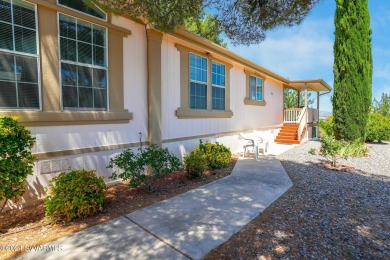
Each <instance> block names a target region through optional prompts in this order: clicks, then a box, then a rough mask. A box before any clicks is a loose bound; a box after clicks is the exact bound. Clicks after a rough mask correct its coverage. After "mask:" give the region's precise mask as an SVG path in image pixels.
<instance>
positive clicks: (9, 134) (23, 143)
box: [0, 117, 35, 212]
mask: <svg viewBox="0 0 390 260" xmlns="http://www.w3.org/2000/svg"><path fill="white" fill-rule="evenodd" d="M34 143H35V138H33V137H32V136H31V133H30V131H29V130H27V129H26V128H24V127H23V126H21V125H19V123H18V122H17V120H16V118H10V117H2V118H0V200H4V203H3V205H2V207H1V210H0V212H2V211H3V209H4V207H5V205H6V203H7V201H8V200H13V199H15V198H18V197H19V196H22V195H23V193H24V192H25V190H26V187H25V184H24V181H25V180H26V178H27V176H28V175H31V174H32V172H33V165H34V161H35V157H34V156H33V155H32V153H31V148H32V147H33V146H34Z"/></svg>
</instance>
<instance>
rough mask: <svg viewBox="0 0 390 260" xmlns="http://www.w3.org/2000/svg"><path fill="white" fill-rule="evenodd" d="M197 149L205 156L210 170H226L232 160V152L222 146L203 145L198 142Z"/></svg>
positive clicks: (207, 143)
mask: <svg viewBox="0 0 390 260" xmlns="http://www.w3.org/2000/svg"><path fill="white" fill-rule="evenodd" d="M198 148H199V150H200V151H201V152H202V153H203V154H204V155H205V157H206V160H207V164H208V168H209V169H210V170H216V169H222V168H226V167H227V166H228V165H229V163H230V161H231V159H232V152H231V151H230V149H229V148H227V147H226V146H224V145H223V144H219V143H215V144H213V143H210V142H206V143H205V144H203V142H202V140H200V142H199V145H198Z"/></svg>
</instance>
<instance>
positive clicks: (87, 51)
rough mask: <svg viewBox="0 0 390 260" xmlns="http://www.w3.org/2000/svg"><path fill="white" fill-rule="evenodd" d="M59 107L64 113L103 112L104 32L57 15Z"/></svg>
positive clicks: (104, 82) (104, 79)
mask: <svg viewBox="0 0 390 260" xmlns="http://www.w3.org/2000/svg"><path fill="white" fill-rule="evenodd" d="M59 27H60V28H59V32H60V57H61V88H62V106H63V109H65V110H72V109H78V110H107V93H108V92H107V87H108V86H107V40H106V37H107V32H106V29H105V28H103V27H100V26H98V25H95V24H91V23H88V22H84V21H81V20H79V19H76V18H73V17H69V16H65V15H63V14H60V15H59Z"/></svg>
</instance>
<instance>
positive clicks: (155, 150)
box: [107, 145, 181, 191]
mask: <svg viewBox="0 0 390 260" xmlns="http://www.w3.org/2000/svg"><path fill="white" fill-rule="evenodd" d="M138 151H139V153H138V154H134V153H133V151H132V150H131V149H127V150H125V151H123V152H122V153H121V154H119V155H117V156H116V157H115V158H113V159H111V160H110V163H109V164H108V166H107V168H114V167H117V168H119V169H121V172H116V171H115V172H113V174H112V176H110V179H113V180H117V179H122V180H124V181H129V186H131V187H138V186H139V185H144V186H145V187H146V189H147V190H149V191H152V190H153V189H154V182H155V181H156V180H157V179H158V178H159V177H160V176H162V175H164V174H167V173H170V172H173V171H178V170H179V169H180V168H181V163H180V160H179V159H178V158H177V157H175V156H174V155H173V154H172V153H170V152H169V150H168V149H167V148H165V149H163V148H160V147H158V146H157V145H151V146H150V147H148V148H146V149H145V150H142V149H141V148H140V149H138Z"/></svg>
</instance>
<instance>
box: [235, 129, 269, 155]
mask: <svg viewBox="0 0 390 260" xmlns="http://www.w3.org/2000/svg"><path fill="white" fill-rule="evenodd" d="M240 139H243V140H246V141H248V143H247V144H245V145H244V157H245V155H246V153H247V149H248V148H250V147H253V149H254V151H255V159H256V160H258V158H259V149H262V150H263V154H265V153H266V152H267V150H268V141H266V140H264V139H263V138H261V137H260V136H249V135H246V134H244V133H240Z"/></svg>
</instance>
